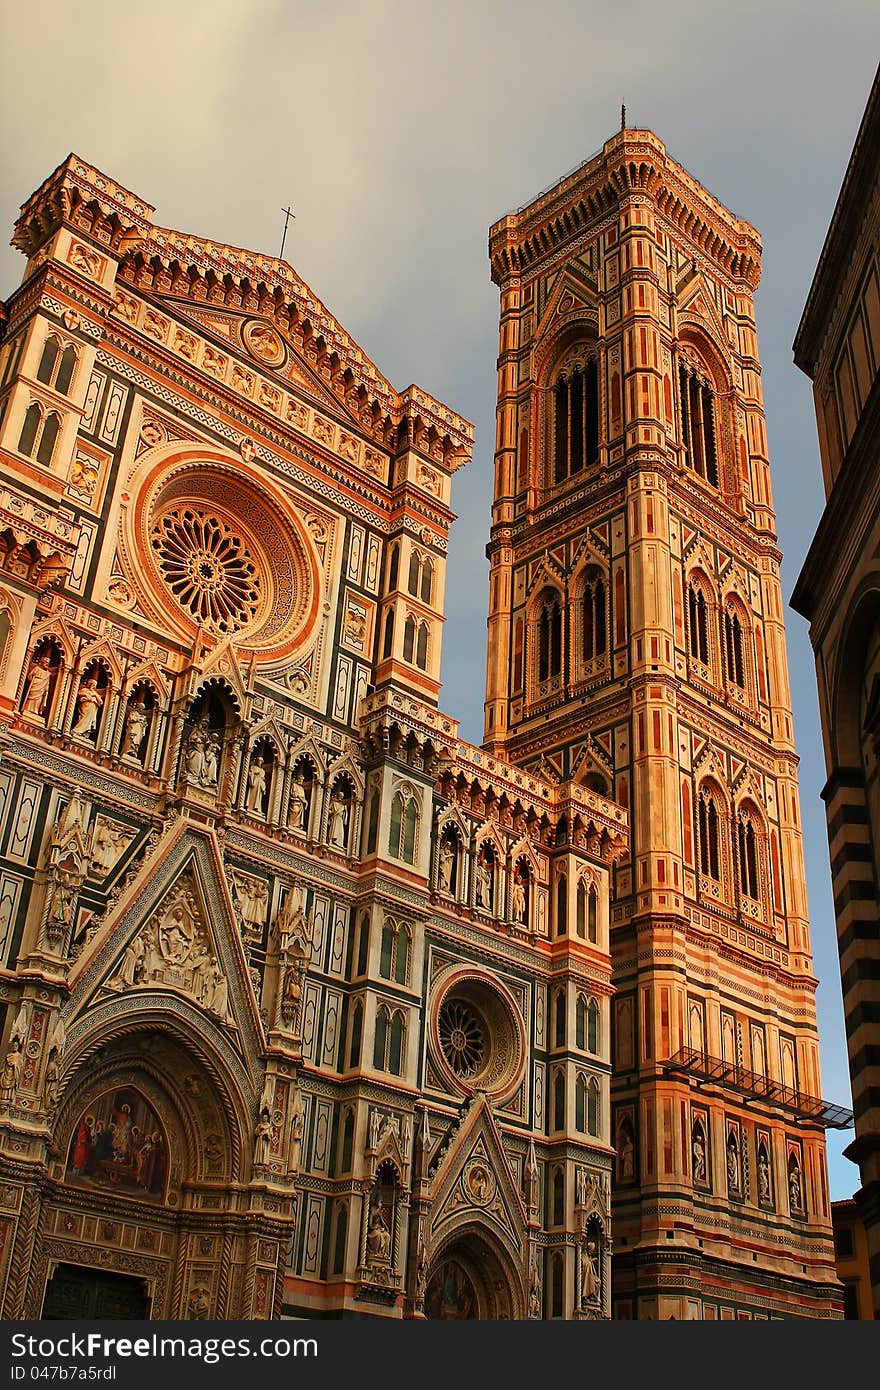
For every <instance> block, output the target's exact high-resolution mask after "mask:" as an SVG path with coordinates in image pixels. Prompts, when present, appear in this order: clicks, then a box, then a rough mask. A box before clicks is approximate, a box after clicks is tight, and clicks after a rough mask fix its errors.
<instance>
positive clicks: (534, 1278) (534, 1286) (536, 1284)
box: [529, 1254, 541, 1318]
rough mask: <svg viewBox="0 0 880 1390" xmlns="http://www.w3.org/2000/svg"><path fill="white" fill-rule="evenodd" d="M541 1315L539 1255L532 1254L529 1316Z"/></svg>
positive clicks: (537, 1316) (536, 1316)
mask: <svg viewBox="0 0 880 1390" xmlns="http://www.w3.org/2000/svg"><path fill="white" fill-rule="evenodd" d="M540 1316H541V1274H540V1271H539V1269H538V1256H537V1254H533V1255H532V1267H531V1277H530V1280H529V1317H530V1318H539V1317H540Z"/></svg>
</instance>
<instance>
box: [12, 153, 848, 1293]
mask: <svg viewBox="0 0 880 1390" xmlns="http://www.w3.org/2000/svg"><path fill="white" fill-rule="evenodd" d="M14 244H15V245H16V246H17V247H18V248H19V249H20V250H21V251H22V252H23V254H24V256H25V257H26V261H27V264H26V270H25V274H24V278H23V282H22V284H21V286H20V288H19V289H18V290H16V291H15V292H14V293H13V294H12V295H10V297H9V299H8V300H7V301H6V302H5V304H4V306H3V344H2V354H0V447H2V451H3V463H4V483H3V490H2V494H0V507H2V513H3V515H2V525H3V531H2V535H3V542H4V546H3V551H2V568H0V643H2V650H0V709H2V744H0V940H2V958H0V959H2V972H0V1000H2V1002H3V1004H4V1005H5V1023H4V1026H3V1035H2V1052H0V1057H2V1059H3V1063H2V1065H3V1071H2V1078H0V1251H2V1254H0V1281H2V1284H0V1287H2V1312H3V1316H5V1317H7V1318H13V1317H22V1316H25V1317H41V1316H42V1317H58V1316H80V1317H81V1316H88V1315H93V1316H135V1317H155V1318H161V1317H168V1318H178V1317H180V1318H205V1317H220V1318H226V1317H228V1318H235V1317H256V1318H269V1317H279V1316H291V1317H303V1316H306V1317H308V1316H327V1315H330V1316H382V1317H429V1318H452V1319H459V1318H473V1317H477V1318H527V1317H530V1318H536V1319H537V1318H547V1319H556V1318H566V1319H568V1318H582V1319H586V1320H594V1319H602V1318H608V1317H610V1316H615V1317H619V1318H627V1317H629V1318H677V1319H678V1318H706V1319H711V1318H719V1319H721V1318H734V1317H736V1318H751V1317H762V1318H768V1317H819V1318H823V1317H835V1316H838V1315H839V1309H840V1289H839V1285H837V1283H836V1281H835V1277H834V1260H833V1248H832V1239H831V1220H830V1206H829V1197H828V1189H827V1177H826V1168H825V1152H824V1142H823V1126H825V1125H827V1124H830V1123H831V1124H833V1123H845V1121H846V1118H847V1117H846V1116H845V1114H844V1113H843V1112H840V1111H837V1110H835V1109H834V1107H829V1106H827V1105H826V1104H825V1102H823V1101H822V1100H820V1099H819V1098H818V1097H819V1095H820V1084H819V1060H818V1043H817V1037H816V1025H815V1008H814V990H815V983H816V982H815V979H814V977H813V974H812V968H811V957H810V944H809V931H808V924H807V917H806V903H805V892H804V875H803V862H802V850H801V840H800V828H799V814H798V803H797V783H796V758H795V751H794V745H793V739H792V727H791V712H790V702H789V696H788V688H787V674H786V658H785V646H784V629H783V618H782V605H781V597H780V588H779V559H780V556H779V552H778V548H777V545H776V538H775V534H774V529H773V512H772V503H771V497H770V486H769V472H768V462H767V455H766V439H765V432H764V420H763V413H762V408H761V395H760V367H759V362H758V356H757V346H756V340H755V328H754V318H753V307H752V296H753V293H754V289H755V287H756V284H757V280H758V275H759V269H760V240H759V238H758V235H757V233H756V232H755V231H754V230H753V229H752V228H751V227H749V226H748V224H746V223H744V222H741V221H739V220H738V219H737V218H735V217H733V216H732V214H730V213H729V212H727V210H726V209H724V208H723V207H722V206H721V205H720V204H719V203H718V202H717V201H716V200H715V199H714V198H712V197H711V196H710V195H709V194H708V193H707V192H706V191H705V190H704V189H703V188H702V187H701V186H700V185H699V184H698V183H696V181H695V180H693V179H692V178H690V176H689V175H687V173H686V172H685V171H684V170H683V169H682V168H681V167H680V166H678V165H677V164H675V162H674V161H673V160H671V159H670V157H669V156H668V154H667V153H666V150H665V148H664V146H663V145H662V143H661V142H660V141H659V140H658V139H657V138H656V137H655V136H654V135H652V134H651V133H650V132H647V131H632V130H623V131H622V132H621V133H620V134H619V135H618V136H615V137H614V138H613V139H612V140H610V141H609V142H607V144H606V145H605V147H604V148H603V151H602V152H601V154H600V155H598V156H597V157H596V158H595V159H593V160H591V161H589V162H588V163H587V164H586V165H584V166H582V167H581V168H580V169H579V170H577V171H575V173H574V174H572V175H570V176H568V177H567V178H566V179H564V180H563V181H562V182H561V183H560V184H558V185H557V186H556V187H555V188H553V189H552V190H550V191H549V192H548V193H546V194H544V195H542V197H541V198H539V199H538V200H537V201H536V202H535V203H533V204H531V205H529V207H527V208H525V209H522V210H521V211H520V212H519V213H516V214H513V215H511V216H510V217H507V218H505V219H503V220H502V221H501V222H499V223H498V224H496V226H495V227H493V228H492V231H491V234H490V256H491V264H492V274H493V278H494V279H495V281H496V283H497V284H498V285H499V287H500V291H501V340H500V356H499V398H498V429H497V453H496V470H495V500H494V507H493V518H492V532H491V539H490V544H489V558H490V601H489V644H488V677H487V701H486V727H485V740H484V744H483V746H482V747H480V748H477V747H474V746H472V745H470V744H468V743H466V742H465V741H463V740H462V739H461V738H460V737H459V734H458V727H457V724H456V722H455V720H454V719H453V718H451V717H450V716H448V715H446V714H444V713H442V712H441V711H440V710H439V708H438V691H439V672H440V642H441V629H442V623H443V595H444V582H445V565H446V556H447V543H448V534H449V528H450V525H451V522H452V520H453V514H452V512H451V510H450V495H451V484H452V478H453V476H454V474H455V472H456V470H457V469H458V468H459V467H461V466H462V465H463V464H464V463H466V462H467V460H468V459H469V457H470V453H471V447H472V431H471V427H470V426H469V425H468V423H467V422H466V421H464V420H462V419H460V418H459V417H458V416H457V415H455V414H454V413H453V412H452V411H451V410H449V409H448V408H447V407H445V406H444V405H442V404H441V403H440V402H438V401H435V400H434V399H432V398H431V397H430V396H429V395H428V394H427V393H426V392H424V391H422V390H420V389H419V388H417V387H410V388H409V389H408V390H407V391H405V392H398V391H396V390H395V389H394V388H393V387H392V386H391V385H390V383H388V382H387V381H386V380H385V379H384V377H383V376H382V375H381V373H380V372H379V370H378V369H377V368H376V367H375V366H374V365H373V363H372V362H371V361H370V360H369V358H368V357H367V356H366V355H365V354H364V352H363V351H362V349H360V348H359V347H358V345H357V344H356V343H354V342H353V341H352V340H351V338H350V337H349V336H348V335H347V334H346V332H345V331H344V329H343V328H342V327H341V326H340V325H339V323H337V322H336V320H335V319H334V318H333V317H332V315H331V314H330V313H329V312H328V310H327V309H326V308H325V307H324V305H323V304H322V303H321V302H320V301H319V300H318V299H317V298H316V297H315V296H314V295H313V293H312V292H311V290H310V289H309V288H308V287H307V286H306V285H305V284H304V283H303V282H302V281H301V280H300V279H299V278H298V276H297V275H296V273H295V272H294V271H293V270H292V269H291V267H290V266H289V265H287V264H285V263H284V262H282V261H278V260H273V259H271V258H267V257H264V256H261V255H258V254H254V253H249V252H247V251H243V250H239V249H237V248H234V247H230V246H226V245H221V244H218V243H215V242H210V241H206V240H204V239H201V238H197V237H193V236H189V235H187V234H184V233H180V232H177V231H174V230H172V229H168V228H165V227H163V226H161V225H159V224H158V223H157V222H156V221H155V217H154V209H153V208H152V207H150V206H149V205H148V204H147V203H145V202H144V201H143V200H142V199H139V198H138V197H136V196H135V195H134V194H132V193H130V192H129V191H128V190H126V189H125V188H123V187H121V186H120V185H119V184H117V183H115V182H114V181H113V180H112V179H110V178H109V177H107V176H106V175H104V174H102V173H100V172H99V171H98V170H96V169H94V168H92V167H90V166H89V165H87V164H86V163H84V161H82V160H80V159H79V158H77V157H76V156H73V155H72V156H70V158H69V159H67V160H66V161H65V162H64V163H63V164H62V165H61V166H60V167H59V168H58V169H57V170H56V171H55V172H54V173H53V174H52V175H51V176H50V177H49V178H48V179H47V180H46V182H45V183H44V184H43V185H42V186H41V187H40V188H39V189H38V190H37V192H36V193H34V194H33V196H32V197H31V198H29V199H28V201H27V202H26V203H25V204H24V206H23V208H22V212H21V217H20V219H19V221H18V222H17V224H16V228H15V236H14ZM612 889H613V892H612ZM612 1194H613V1204H614V1205H613V1213H612ZM612 1215H613V1228H612ZM612 1230H613V1242H614V1257H613V1274H612Z"/></svg>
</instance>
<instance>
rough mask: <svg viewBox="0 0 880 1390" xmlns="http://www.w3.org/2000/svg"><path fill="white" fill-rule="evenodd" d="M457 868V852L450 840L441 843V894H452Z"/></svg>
mask: <svg viewBox="0 0 880 1390" xmlns="http://www.w3.org/2000/svg"><path fill="white" fill-rule="evenodd" d="M454 867H455V850H454V849H453V847H452V842H451V840H449V839H443V840H441V841H440V863H439V884H440V892H441V893H451V892H452V870H453V869H454Z"/></svg>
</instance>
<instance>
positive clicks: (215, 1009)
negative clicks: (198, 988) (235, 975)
mask: <svg viewBox="0 0 880 1390" xmlns="http://www.w3.org/2000/svg"><path fill="white" fill-rule="evenodd" d="M208 981H209V989H206V990H205V998H204V1004H205V1008H206V1009H209V1010H210V1011H211V1013H214V1014H216V1015H217V1016H218V1018H221V1019H223V1020H224V1021H225V1020H226V1019H227V1018H228V1017H229V983H228V981H227V979H226V976H225V975H224V974H223V971H222V970H221V969H220V966H219V963H218V962H217V961H216V960H215V961H213V962H212V963H211V965H210V967H209V971H208Z"/></svg>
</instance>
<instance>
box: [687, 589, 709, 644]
mask: <svg viewBox="0 0 880 1390" xmlns="http://www.w3.org/2000/svg"><path fill="white" fill-rule="evenodd" d="M688 646H689V648H690V654H691V656H692V658H693V659H694V661H699V662H700V663H701V664H702V665H703V666H708V665H709V605H708V603H707V602H706V595H705V593H704V592H703V589H702V586H701V585H700V584H699V583H698V582H697V581H696V580H695V579H692V580H691V582H690V584H689V585H688Z"/></svg>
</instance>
